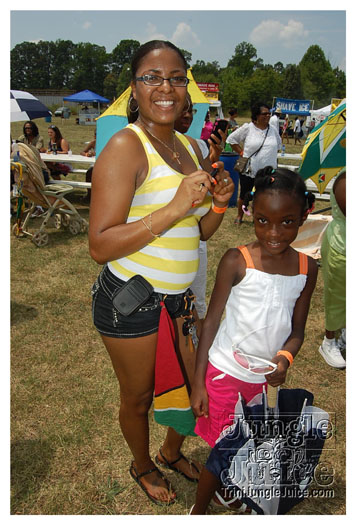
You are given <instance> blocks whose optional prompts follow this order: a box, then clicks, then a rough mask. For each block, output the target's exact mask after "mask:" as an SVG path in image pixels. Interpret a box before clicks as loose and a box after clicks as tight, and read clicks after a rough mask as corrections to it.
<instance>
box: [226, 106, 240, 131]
mask: <svg viewBox="0 0 356 525" xmlns="http://www.w3.org/2000/svg"><path fill="white" fill-rule="evenodd" d="M236 117H237V109H236V108H231V109H229V111H228V117H227V119H226V120H227V121H228V123H229V125H228V128H227V129H228V131H231V132H232V131H235V129H236V128H238V127H239V126H238V124H237V121H236Z"/></svg>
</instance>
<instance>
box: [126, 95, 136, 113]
mask: <svg viewBox="0 0 356 525" xmlns="http://www.w3.org/2000/svg"><path fill="white" fill-rule="evenodd" d="M133 100H135V99H134V98H133V96H132V95H131V97H130V98H129V103H128V106H129V110H130V111H131V113H136V112H137V111H138V104H137V101H136V100H135V102H136V108H135V109H132V107H131V102H132V101H133Z"/></svg>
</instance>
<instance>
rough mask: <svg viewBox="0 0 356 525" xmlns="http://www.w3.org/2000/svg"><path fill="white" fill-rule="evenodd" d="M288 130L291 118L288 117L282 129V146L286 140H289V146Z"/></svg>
mask: <svg viewBox="0 0 356 525" xmlns="http://www.w3.org/2000/svg"><path fill="white" fill-rule="evenodd" d="M288 128H289V116H288V115H286V116H285V119H284V123H283V128H282V137H281V138H282V144H283V140H284V139H287V144H289V137H288Z"/></svg>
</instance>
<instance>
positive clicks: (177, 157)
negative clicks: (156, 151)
mask: <svg viewBox="0 0 356 525" xmlns="http://www.w3.org/2000/svg"><path fill="white" fill-rule="evenodd" d="M179 157H180V155H179V153H178V151H173V153H172V158H173V160H176V161H177V162H179Z"/></svg>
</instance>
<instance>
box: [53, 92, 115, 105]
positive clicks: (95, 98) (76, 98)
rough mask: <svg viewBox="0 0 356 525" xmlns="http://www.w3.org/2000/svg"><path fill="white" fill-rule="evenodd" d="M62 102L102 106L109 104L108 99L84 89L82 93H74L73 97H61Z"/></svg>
mask: <svg viewBox="0 0 356 525" xmlns="http://www.w3.org/2000/svg"><path fill="white" fill-rule="evenodd" d="M63 100H68V102H78V103H80V102H99V104H100V103H102V104H107V103H108V102H110V100H109V99H108V98H105V97H102V96H101V95H97V94H96V93H93V91H90V90H89V89H84V91H79V93H74V95H69V97H63Z"/></svg>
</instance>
